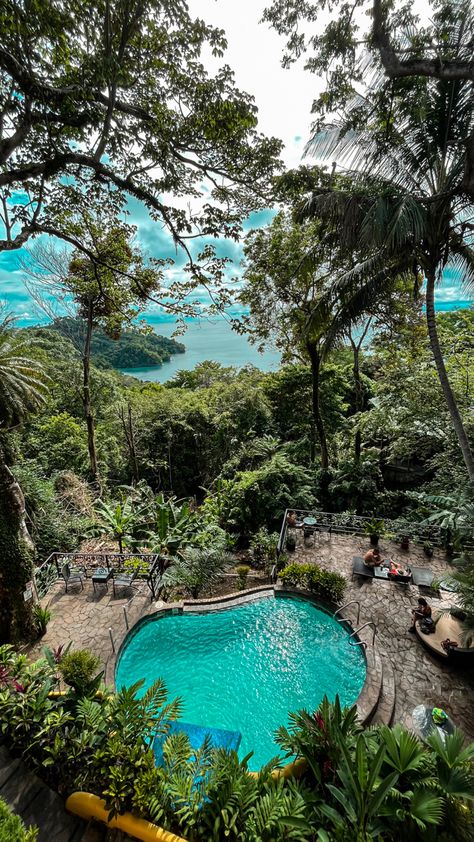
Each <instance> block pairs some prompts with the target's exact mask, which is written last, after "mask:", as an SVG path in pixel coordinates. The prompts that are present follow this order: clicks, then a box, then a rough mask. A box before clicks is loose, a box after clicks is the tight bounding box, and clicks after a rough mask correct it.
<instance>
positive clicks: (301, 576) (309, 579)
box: [279, 563, 346, 602]
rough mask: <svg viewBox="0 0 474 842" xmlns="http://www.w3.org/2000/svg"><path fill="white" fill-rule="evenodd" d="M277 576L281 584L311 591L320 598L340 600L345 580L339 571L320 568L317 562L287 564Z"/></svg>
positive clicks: (333, 600) (330, 600) (331, 600)
mask: <svg viewBox="0 0 474 842" xmlns="http://www.w3.org/2000/svg"><path fill="white" fill-rule="evenodd" d="M279 577H280V579H281V581H282V582H283V584H285V585H291V586H293V587H300V588H304V589H305V590H308V591H312V592H313V593H314V595H315V596H317V597H318V598H320V599H324V600H328V602H340V600H341V599H342V597H343V594H344V590H345V587H346V580H345V579H344V577H343V576H340V575H339V573H332V572H331V571H328V570H322V568H321V567H318V565H317V564H296V563H293V564H288V566H287V567H285V569H284V570H282V571H281V573H280V574H279Z"/></svg>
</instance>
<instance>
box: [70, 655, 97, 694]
mask: <svg viewBox="0 0 474 842" xmlns="http://www.w3.org/2000/svg"><path fill="white" fill-rule="evenodd" d="M99 665H100V661H99V658H98V657H97V656H96V655H93V654H92V652H88V650H87V649H78V650H77V651H76V652H68V654H67V655H65V656H64V658H62V660H61V663H60V664H59V671H60V673H61V675H62V677H63V678H64V681H65V682H66V684H69V686H70V687H72V688H73V690H75V691H76V692H77V693H78V694H79V695H80V696H86V695H88V694H89V693H90V692H92V691H93V690H95V689H97V686H98V680H100V677H101V676H102V673H101V674H100V677H99V676H96V675H95V673H96V672H97V670H98V668H99Z"/></svg>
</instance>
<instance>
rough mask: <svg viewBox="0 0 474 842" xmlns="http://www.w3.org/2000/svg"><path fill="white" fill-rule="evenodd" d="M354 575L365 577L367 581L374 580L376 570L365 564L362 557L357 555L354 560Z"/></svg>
mask: <svg viewBox="0 0 474 842" xmlns="http://www.w3.org/2000/svg"><path fill="white" fill-rule="evenodd" d="M352 575H353V576H365V577H366V578H367V579H373V578H374V575H375V573H374V568H373V567H368V566H367V565H366V564H364V559H363V558H362V556H360V555H355V556H354V557H353V559H352Z"/></svg>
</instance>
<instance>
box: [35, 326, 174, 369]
mask: <svg viewBox="0 0 474 842" xmlns="http://www.w3.org/2000/svg"><path fill="white" fill-rule="evenodd" d="M28 331H29V334H30V335H31V336H32V337H34V338H35V339H41V337H42V336H44V335H45V333H47V332H48V331H56V332H57V333H60V334H61V335H62V336H65V337H67V338H68V339H70V340H71V342H72V344H73V345H74V347H75V348H76V349H77V350H79V351H81V350H82V348H83V346H84V336H85V326H84V323H83V322H82V321H81V320H80V319H72V318H68V317H67V316H63V317H62V318H57V319H55V320H54V321H53V322H52V323H51V324H50V325H46V326H45V327H33V328H28ZM185 350H186V348H185V345H184V344H183V343H182V342H177V341H176V340H175V339H169V338H168V337H166V336H160V335H159V334H156V333H153V332H151V331H150V330H148V331H147V332H143V331H142V330H139V329H138V328H128V329H126V330H123V331H122V332H121V334H120V337H119V338H118V339H112V338H111V337H110V336H107V334H106V332H105V331H104V330H103V329H102V328H100V327H99V328H97V329H96V330H95V331H94V334H93V337H92V341H91V355H92V360H93V362H94V365H96V366H97V367H98V368H117V369H121V368H145V367H147V366H161V365H162V364H163V363H164V362H168V360H169V359H170V357H171V355H172V354H184V352H185Z"/></svg>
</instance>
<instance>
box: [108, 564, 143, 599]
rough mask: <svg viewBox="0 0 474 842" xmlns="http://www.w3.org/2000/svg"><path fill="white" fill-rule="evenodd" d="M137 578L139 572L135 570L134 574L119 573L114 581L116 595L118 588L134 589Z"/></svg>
mask: <svg viewBox="0 0 474 842" xmlns="http://www.w3.org/2000/svg"><path fill="white" fill-rule="evenodd" d="M137 576H138V570H134V571H133V573H117V575H116V576H114V577H113V579H112V587H113V590H114V595H115V590H116V588H133V583H134V581H135V579H136V578H137Z"/></svg>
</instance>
